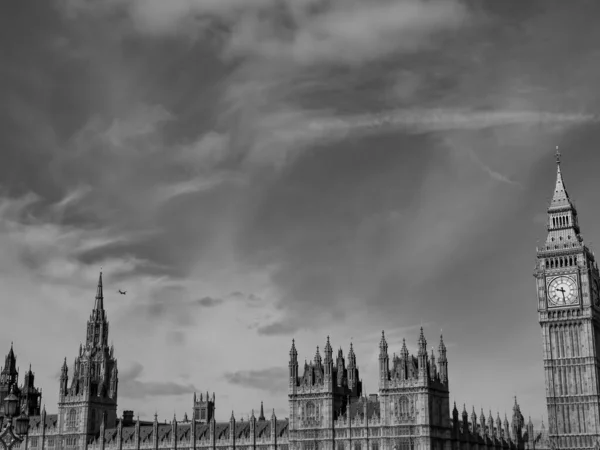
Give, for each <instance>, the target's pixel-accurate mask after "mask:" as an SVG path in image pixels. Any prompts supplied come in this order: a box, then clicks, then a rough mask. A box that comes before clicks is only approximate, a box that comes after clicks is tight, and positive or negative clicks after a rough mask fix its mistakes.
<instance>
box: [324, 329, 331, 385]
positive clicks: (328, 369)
mask: <svg viewBox="0 0 600 450" xmlns="http://www.w3.org/2000/svg"><path fill="white" fill-rule="evenodd" d="M323 364H324V370H325V377H324V378H325V380H324V381H325V385H326V386H327V387H328V389H329V390H331V389H333V349H332V348H331V344H330V342H329V336H327V342H326V344H325V359H324V360H323Z"/></svg>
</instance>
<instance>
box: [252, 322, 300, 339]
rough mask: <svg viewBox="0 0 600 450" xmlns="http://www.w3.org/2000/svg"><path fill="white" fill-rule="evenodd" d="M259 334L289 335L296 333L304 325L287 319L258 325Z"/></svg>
mask: <svg viewBox="0 0 600 450" xmlns="http://www.w3.org/2000/svg"><path fill="white" fill-rule="evenodd" d="M256 328H257V331H258V334H261V335H263V336H287V335H291V334H293V333H295V332H296V331H298V330H299V329H301V328H304V326H303V325H302V324H300V323H297V322H296V323H294V321H293V320H291V319H290V320H286V321H282V322H274V323H270V324H268V325H258V326H257V327H256Z"/></svg>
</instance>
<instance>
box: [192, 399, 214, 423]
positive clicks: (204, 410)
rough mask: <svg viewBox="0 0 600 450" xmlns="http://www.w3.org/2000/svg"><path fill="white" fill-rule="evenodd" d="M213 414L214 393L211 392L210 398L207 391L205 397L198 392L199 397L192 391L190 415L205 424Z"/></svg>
mask: <svg viewBox="0 0 600 450" xmlns="http://www.w3.org/2000/svg"><path fill="white" fill-rule="evenodd" d="M214 416H215V393H214V392H213V395H212V399H211V398H210V397H209V395H208V392H207V393H206V397H204V396H203V395H202V393H200V397H198V396H197V395H196V393H195V392H194V411H193V415H192V417H194V420H195V421H196V422H198V423H203V424H207V423H209V422H210V421H211V420H212V419H213V417H214Z"/></svg>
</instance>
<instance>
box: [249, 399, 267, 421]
mask: <svg viewBox="0 0 600 450" xmlns="http://www.w3.org/2000/svg"><path fill="white" fill-rule="evenodd" d="M252 413H253V414H254V410H252ZM258 420H266V419H265V412H264V409H263V402H260V416H258Z"/></svg>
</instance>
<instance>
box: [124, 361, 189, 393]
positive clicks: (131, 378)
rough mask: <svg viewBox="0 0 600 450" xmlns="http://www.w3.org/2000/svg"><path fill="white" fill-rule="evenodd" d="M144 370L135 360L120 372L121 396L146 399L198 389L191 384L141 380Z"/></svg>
mask: <svg viewBox="0 0 600 450" xmlns="http://www.w3.org/2000/svg"><path fill="white" fill-rule="evenodd" d="M143 371H144V367H143V366H142V365H141V364H140V363H138V362H135V361H134V362H133V363H132V365H131V367H129V368H128V369H126V370H123V371H121V372H120V373H119V397H123V398H129V399H144V398H146V397H152V396H174V395H187V394H191V393H193V392H195V391H196V390H197V389H196V388H195V387H194V386H193V385H191V384H190V385H184V384H180V383H176V382H172V381H171V382H154V381H140V380H139V377H140V375H141V374H142V372H143Z"/></svg>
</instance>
